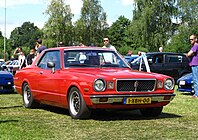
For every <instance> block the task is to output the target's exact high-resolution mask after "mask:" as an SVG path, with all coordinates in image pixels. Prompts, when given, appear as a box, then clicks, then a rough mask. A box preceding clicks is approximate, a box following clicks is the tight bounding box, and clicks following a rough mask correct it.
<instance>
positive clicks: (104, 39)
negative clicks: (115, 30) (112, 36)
mask: <svg viewBox="0 0 198 140" xmlns="http://www.w3.org/2000/svg"><path fill="white" fill-rule="evenodd" d="M103 41H104V46H103V47H102V48H110V49H113V50H115V51H117V50H116V48H115V47H114V46H112V45H111V44H110V41H109V38H108V37H104V38H103Z"/></svg>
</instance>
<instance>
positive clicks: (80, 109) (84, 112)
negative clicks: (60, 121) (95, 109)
mask: <svg viewBox="0 0 198 140" xmlns="http://www.w3.org/2000/svg"><path fill="white" fill-rule="evenodd" d="M68 103H69V113H70V115H71V117H72V118H73V119H86V118H89V117H90V114H91V111H90V110H89V108H88V107H87V105H86V103H85V101H84V99H83V97H82V94H81V93H80V91H79V90H78V89H77V88H76V87H73V88H72V89H71V90H70V92H69V97H68Z"/></svg>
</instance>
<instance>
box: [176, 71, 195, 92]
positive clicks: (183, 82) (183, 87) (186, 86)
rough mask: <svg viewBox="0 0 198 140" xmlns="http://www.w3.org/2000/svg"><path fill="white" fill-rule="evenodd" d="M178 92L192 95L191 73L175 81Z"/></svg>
mask: <svg viewBox="0 0 198 140" xmlns="http://www.w3.org/2000/svg"><path fill="white" fill-rule="evenodd" d="M177 84H178V91H180V92H190V93H194V87H193V79H192V73H189V74H186V75H184V76H182V77H181V78H179V79H178V80H177Z"/></svg>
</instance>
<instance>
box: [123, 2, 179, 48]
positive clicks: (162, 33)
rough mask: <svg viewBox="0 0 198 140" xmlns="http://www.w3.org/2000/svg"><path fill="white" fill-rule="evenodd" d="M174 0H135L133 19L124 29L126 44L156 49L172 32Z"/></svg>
mask: <svg viewBox="0 0 198 140" xmlns="http://www.w3.org/2000/svg"><path fill="white" fill-rule="evenodd" d="M174 4H175V3H174V0H166V1H163V0H147V1H145V0H135V10H134V13H133V15H134V16H133V20H132V23H131V25H130V26H129V29H128V31H126V35H127V38H126V40H125V41H126V45H129V44H131V46H132V47H134V48H135V49H137V48H140V47H144V48H147V49H148V51H157V50H158V48H159V47H160V46H161V47H164V46H165V45H166V44H167V41H168V40H169V39H170V38H171V36H172V34H173V32H172V31H173V30H174V29H173V27H175V26H173V23H172V16H174V15H175V13H176V7H175V6H174Z"/></svg>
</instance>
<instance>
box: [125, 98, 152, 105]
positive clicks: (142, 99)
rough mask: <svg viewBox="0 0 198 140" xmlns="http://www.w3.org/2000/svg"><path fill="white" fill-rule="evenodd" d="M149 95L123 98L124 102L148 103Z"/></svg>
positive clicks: (149, 100) (149, 101)
mask: <svg viewBox="0 0 198 140" xmlns="http://www.w3.org/2000/svg"><path fill="white" fill-rule="evenodd" d="M150 103H151V97H130V98H125V100H124V104H150Z"/></svg>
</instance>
